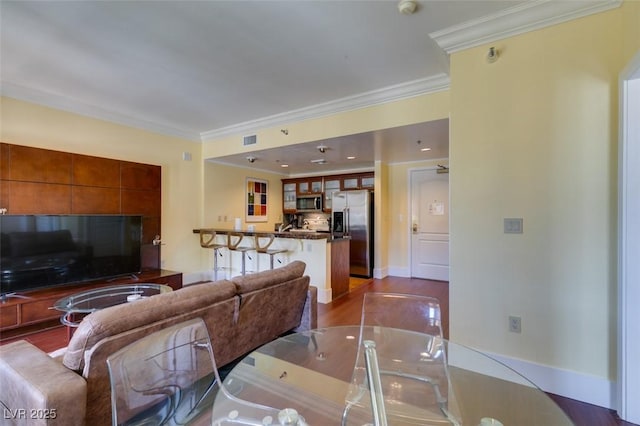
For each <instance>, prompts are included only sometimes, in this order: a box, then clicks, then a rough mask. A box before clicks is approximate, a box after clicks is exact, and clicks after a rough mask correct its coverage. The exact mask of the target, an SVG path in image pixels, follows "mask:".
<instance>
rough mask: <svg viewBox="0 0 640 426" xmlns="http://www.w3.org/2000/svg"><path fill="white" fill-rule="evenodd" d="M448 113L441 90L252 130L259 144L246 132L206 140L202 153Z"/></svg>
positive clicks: (445, 95)
mask: <svg viewBox="0 0 640 426" xmlns="http://www.w3.org/2000/svg"><path fill="white" fill-rule="evenodd" d="M448 116H449V92H448V91H441V92H437V93H432V94H427V95H422V96H416V97H413V98H409V99H404V100H400V101H397V102H389V103H386V104H382V105H377V106H373V107H368V108H362V109H359V110H354V111H347V112H344V113H341V114H335V115H330V116H326V117H321V118H317V119H313V120H306V121H301V122H298V123H290V124H283V125H280V126H277V127H272V128H268V129H262V130H259V131H257V132H252V134H255V135H256V136H257V141H258V142H257V144H256V145H251V146H249V147H245V146H243V145H242V138H243V136H245V135H244V134H238V135H233V136H229V137H225V138H222V139H217V140H206V141H205V144H204V147H203V152H202V156H203V158H205V159H206V158H215V157H221V156H224V155H231V154H237V153H240V152H249V151H255V150H259V149H267V148H275V147H280V146H286V145H292V144H297V143H303V142H313V141H317V140H321V139H327V138H332V137H337V136H345V135H353V134H356V133H362V132H368V131H372V130H379V129H388V128H392V127H398V126H404V125H409V124H416V123H422V122H425V121H431V120H438V119H441V118H447V117H448ZM280 129H287V130H289V134H288V135H284V134H282V132H280Z"/></svg>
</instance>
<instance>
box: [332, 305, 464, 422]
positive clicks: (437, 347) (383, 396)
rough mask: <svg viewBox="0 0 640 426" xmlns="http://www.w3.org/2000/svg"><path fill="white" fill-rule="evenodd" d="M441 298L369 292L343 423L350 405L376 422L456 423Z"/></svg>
mask: <svg viewBox="0 0 640 426" xmlns="http://www.w3.org/2000/svg"><path fill="white" fill-rule="evenodd" d="M451 394H452V392H451V386H450V381H449V375H448V371H447V363H446V358H445V351H444V341H443V338H442V326H441V316H440V304H439V302H438V300H437V299H434V298H431V297H425V296H416V295H408V294H396V293H365V296H364V300H363V304H362V317H361V327H360V338H359V346H358V354H357V357H356V364H355V367H354V371H353V376H352V381H351V384H350V386H349V391H348V394H347V397H346V406H345V410H344V413H343V418H342V424H343V425H347V424H349V413H350V412H351V411H352V410H358V412H359V414H362V412H363V411H364V412H369V413H371V419H372V422H371V423H372V424H374V425H376V426H378V425H386V424H393V425H418V424H419V425H458V424H459V422H458V420H457V419H456V415H455V414H453V413H452V411H453V412H457V408H453V410H452V409H451V405H454V404H451V403H450V396H451Z"/></svg>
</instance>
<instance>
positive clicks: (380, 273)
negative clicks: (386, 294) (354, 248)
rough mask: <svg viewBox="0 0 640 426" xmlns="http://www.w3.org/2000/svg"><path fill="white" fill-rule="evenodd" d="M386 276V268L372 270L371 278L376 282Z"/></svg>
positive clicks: (387, 273)
mask: <svg viewBox="0 0 640 426" xmlns="http://www.w3.org/2000/svg"><path fill="white" fill-rule="evenodd" d="M388 275H389V271H388V268H373V278H375V279H377V280H381V279H383V278H384V277H386V276H388Z"/></svg>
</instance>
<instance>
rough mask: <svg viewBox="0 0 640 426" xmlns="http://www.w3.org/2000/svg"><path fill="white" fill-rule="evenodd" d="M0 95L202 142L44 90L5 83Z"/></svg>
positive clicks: (194, 134) (184, 133)
mask: <svg viewBox="0 0 640 426" xmlns="http://www.w3.org/2000/svg"><path fill="white" fill-rule="evenodd" d="M0 95H2V96H6V97H8V98H13V99H17V100H20V101H26V102H32V103H35V104H38V105H42V106H46V107H50V108H55V109H59V110H62V111H67V112H72V113H74V114H78V115H83V116H86V117H90V118H95V119H98V120H104V121H108V122H111V123H116V124H121V125H124V126H128V127H133V128H136V129H142V130H147V131H150V132H153V133H158V134H161V135H166V136H174V137H178V138H181V139H187V140H190V141H194V142H200V135H199V134H198V133H197V132H190V131H187V130H184V129H178V128H175V127H171V126H167V125H165V124H159V123H155V122H152V121H148V120H143V119H138V118H134V117H130V116H128V115H126V114H122V113H118V112H114V111H110V110H107V109H105V108H101V107H98V106H95V105H90V104H86V103H83V102H80V101H77V100H75V99H72V98H68V97H66V96H60V95H57V94H53V93H50V92H45V91H42V90H37V89H32V88H28V87H25V86H21V85H19V84H14V83H11V82H6V81H3V82H2V84H1V85H0Z"/></svg>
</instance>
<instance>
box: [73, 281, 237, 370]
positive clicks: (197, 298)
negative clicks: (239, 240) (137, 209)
mask: <svg viewBox="0 0 640 426" xmlns="http://www.w3.org/2000/svg"><path fill="white" fill-rule="evenodd" d="M233 297H235V286H234V284H233V283H231V282H229V281H226V280H223V281H216V282H208V283H203V284H195V285H191V286H187V287H184V288H181V289H179V290H176V291H174V292H169V293H162V294H158V295H156V296H152V297H149V298H148V299H142V300H137V301H135V302H132V303H124V304H122V305H117V306H112V307H110V308H106V309H102V310H100V311H96V312H93V313H92V314H90V315H87V316H86V317H85V318H84V319H83V320H82V322H81V323H80V325H79V326H78V328H77V329H76V331H75V333H74V334H73V337H72V338H71V341H70V342H69V346H68V347H67V351H66V353H65V354H64V358H63V360H62V362H63V364H64V365H65V366H66V367H67V368H70V369H72V370H81V369H82V368H83V367H84V353H85V351H87V350H89V349H90V348H92V347H93V346H94V345H95V344H96V343H97V342H99V341H101V340H102V339H104V338H106V337H109V336H114V335H116V334H120V333H122V332H125V331H128V330H132V329H134V328H137V327H142V326H145V325H148V324H150V323H154V322H156V321H161V320H164V319H166V318H170V317H174V316H176V315H180V314H182V313H184V312H189V311H192V310H196V309H199V308H201V307H205V306H208V305H212V304H214V303H217V302H220V301H223V300H227V299H230V298H233Z"/></svg>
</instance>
